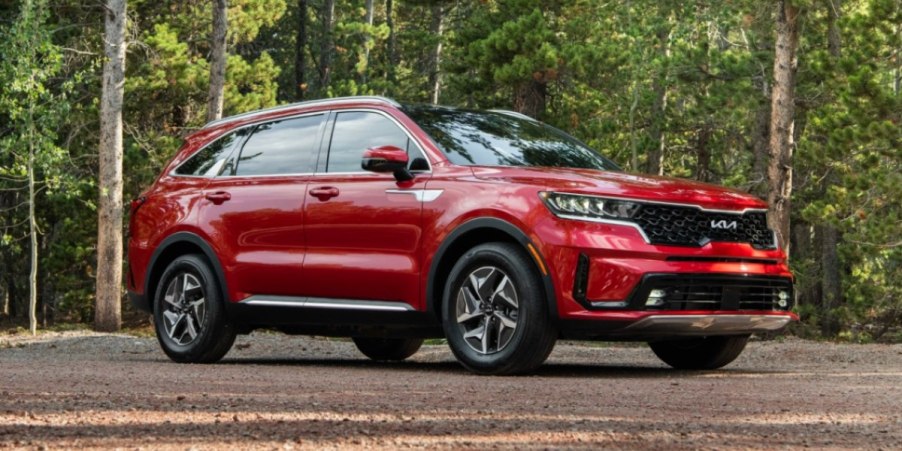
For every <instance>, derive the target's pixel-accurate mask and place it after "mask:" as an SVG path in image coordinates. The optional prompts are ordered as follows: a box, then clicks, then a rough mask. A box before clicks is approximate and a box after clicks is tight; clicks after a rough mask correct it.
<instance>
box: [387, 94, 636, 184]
mask: <svg viewBox="0 0 902 451" xmlns="http://www.w3.org/2000/svg"><path fill="white" fill-rule="evenodd" d="M405 112H406V113H407V115H408V116H410V118H411V119H413V120H414V121H415V122H416V123H417V125H419V126H420V128H422V129H423V130H424V131H425V132H426V133H427V134H429V136H430V137H431V138H432V140H433V141H435V143H436V144H438V146H439V147H440V148H441V149H442V151H444V152H445V155H446V156H447V157H448V159H449V160H451V162H452V163H454V164H460V165H468V166H469V165H479V166H545V167H560V168H584V169H600V170H611V171H616V170H620V168H618V167H617V165H616V164H614V163H613V162H611V161H610V160H608V159H607V158H604V157H602V156H601V155H600V154H599V153H598V152H596V151H595V150H592V149H590V148H589V147H588V146H586V145H585V144H583V143H581V142H580V141H579V140H577V139H576V138H574V137H572V136H570V135H568V134H566V133H564V132H562V131H560V130H558V129H556V128H554V127H551V126H549V125H546V124H542V123H541V122H536V121H533V120H530V119H521V118H517V117H512V116H509V115H506V114H502V113H492V112H487V111H486V112H483V111H466V110H456V109H450V108H440V107H430V106H408V107H405Z"/></svg>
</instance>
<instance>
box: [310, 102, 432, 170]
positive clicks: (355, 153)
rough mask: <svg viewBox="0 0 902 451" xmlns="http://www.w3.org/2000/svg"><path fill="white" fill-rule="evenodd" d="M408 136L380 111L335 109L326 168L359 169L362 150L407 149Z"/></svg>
mask: <svg viewBox="0 0 902 451" xmlns="http://www.w3.org/2000/svg"><path fill="white" fill-rule="evenodd" d="M408 140H409V138H408V137H407V134H406V133H404V130H402V129H401V128H400V127H398V125H397V124H395V123H394V121H392V120H391V119H389V118H387V117H385V116H383V115H381V114H379V113H371V112H365V111H350V112H346V113H338V115H337V116H336V118H335V129H334V130H333V131H332V144H331V145H330V146H329V162H328V164H327V166H326V172H360V171H362V169H361V168H360V159H361V158H363V151H365V150H366V149H369V148H370V147H378V146H396V147H400V148H402V149H408ZM413 147H416V146H413ZM408 153H410V152H409V150H408Z"/></svg>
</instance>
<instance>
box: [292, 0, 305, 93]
mask: <svg viewBox="0 0 902 451" xmlns="http://www.w3.org/2000/svg"><path fill="white" fill-rule="evenodd" d="M297 15H298V29H297V36H296V37H295V41H294V98H295V100H298V101H300V100H304V94H306V92H307V59H306V58H307V57H306V55H305V53H304V52H305V51H306V49H307V0H298V10H297Z"/></svg>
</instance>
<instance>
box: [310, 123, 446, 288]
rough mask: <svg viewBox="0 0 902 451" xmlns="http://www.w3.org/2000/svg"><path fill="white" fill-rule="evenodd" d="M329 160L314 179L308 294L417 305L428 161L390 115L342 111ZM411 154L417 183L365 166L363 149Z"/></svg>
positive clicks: (332, 135) (334, 128) (333, 128)
mask: <svg viewBox="0 0 902 451" xmlns="http://www.w3.org/2000/svg"><path fill="white" fill-rule="evenodd" d="M332 122H333V124H334V125H332V126H331V133H330V131H329V128H328V127H327V135H326V138H324V139H325V140H327V141H328V142H329V146H328V153H327V155H325V160H324V159H323V157H320V160H321V162H320V165H319V171H318V172H317V174H316V175H314V176H313V178H312V179H311V181H310V185H309V189H308V193H307V204H306V207H305V208H306V213H307V214H306V224H307V226H306V236H307V255H306V258H305V260H304V280H305V285H306V286H307V287H308V290H307V291H308V295H309V296H311V297H314V298H326V299H331V300H358V301H367V300H376V301H390V302H403V303H405V304H408V305H411V306H415V305H417V304H418V300H419V275H420V272H421V268H420V261H421V259H420V255H419V251H420V240H421V237H422V231H421V213H422V199H423V196H424V193H425V190H424V188H425V185H426V181H427V180H428V178H429V175H430V172H429V164H428V163H427V162H426V160H425V158H424V157H423V153H422V151H421V150H420V148H419V147H418V145H417V144H416V142H415V141H413V139H412V138H411V137H410V135H408V134H407V132H406V131H405V130H404V129H403V128H401V126H400V125H399V124H398V123H397V122H396V121H394V120H393V119H392V118H391V117H390V116H389V115H388V114H387V113H384V112H381V111H338V112H336V113H335V115H334V119H333V121H332ZM386 145H392V146H397V147H400V148H402V149H407V150H408V153H409V155H410V160H411V169H412V172H413V173H414V174H415V178H414V180H412V181H409V182H405V183H403V184H399V183H398V182H397V181H396V180H395V178H394V177H393V176H392V175H391V174H376V173H372V172H365V171H363V170H362V169H361V165H360V163H361V158H362V155H363V152H364V150H366V149H368V148H371V147H378V146H386Z"/></svg>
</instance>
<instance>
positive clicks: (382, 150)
mask: <svg viewBox="0 0 902 451" xmlns="http://www.w3.org/2000/svg"><path fill="white" fill-rule="evenodd" d="M409 161H410V159H409V158H408V157H407V152H406V151H405V150H404V149H401V148H400V147H395V146H380V147H371V148H369V149H366V151H365V152H363V160H362V161H361V162H360V166H361V167H362V168H363V169H364V170H365V171H370V172H391V173H393V174H394V175H395V179H397V180H398V181H399V182H406V181H408V180H411V179H413V175H411V173H410V171H408V170H407V164H408V162H409Z"/></svg>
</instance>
